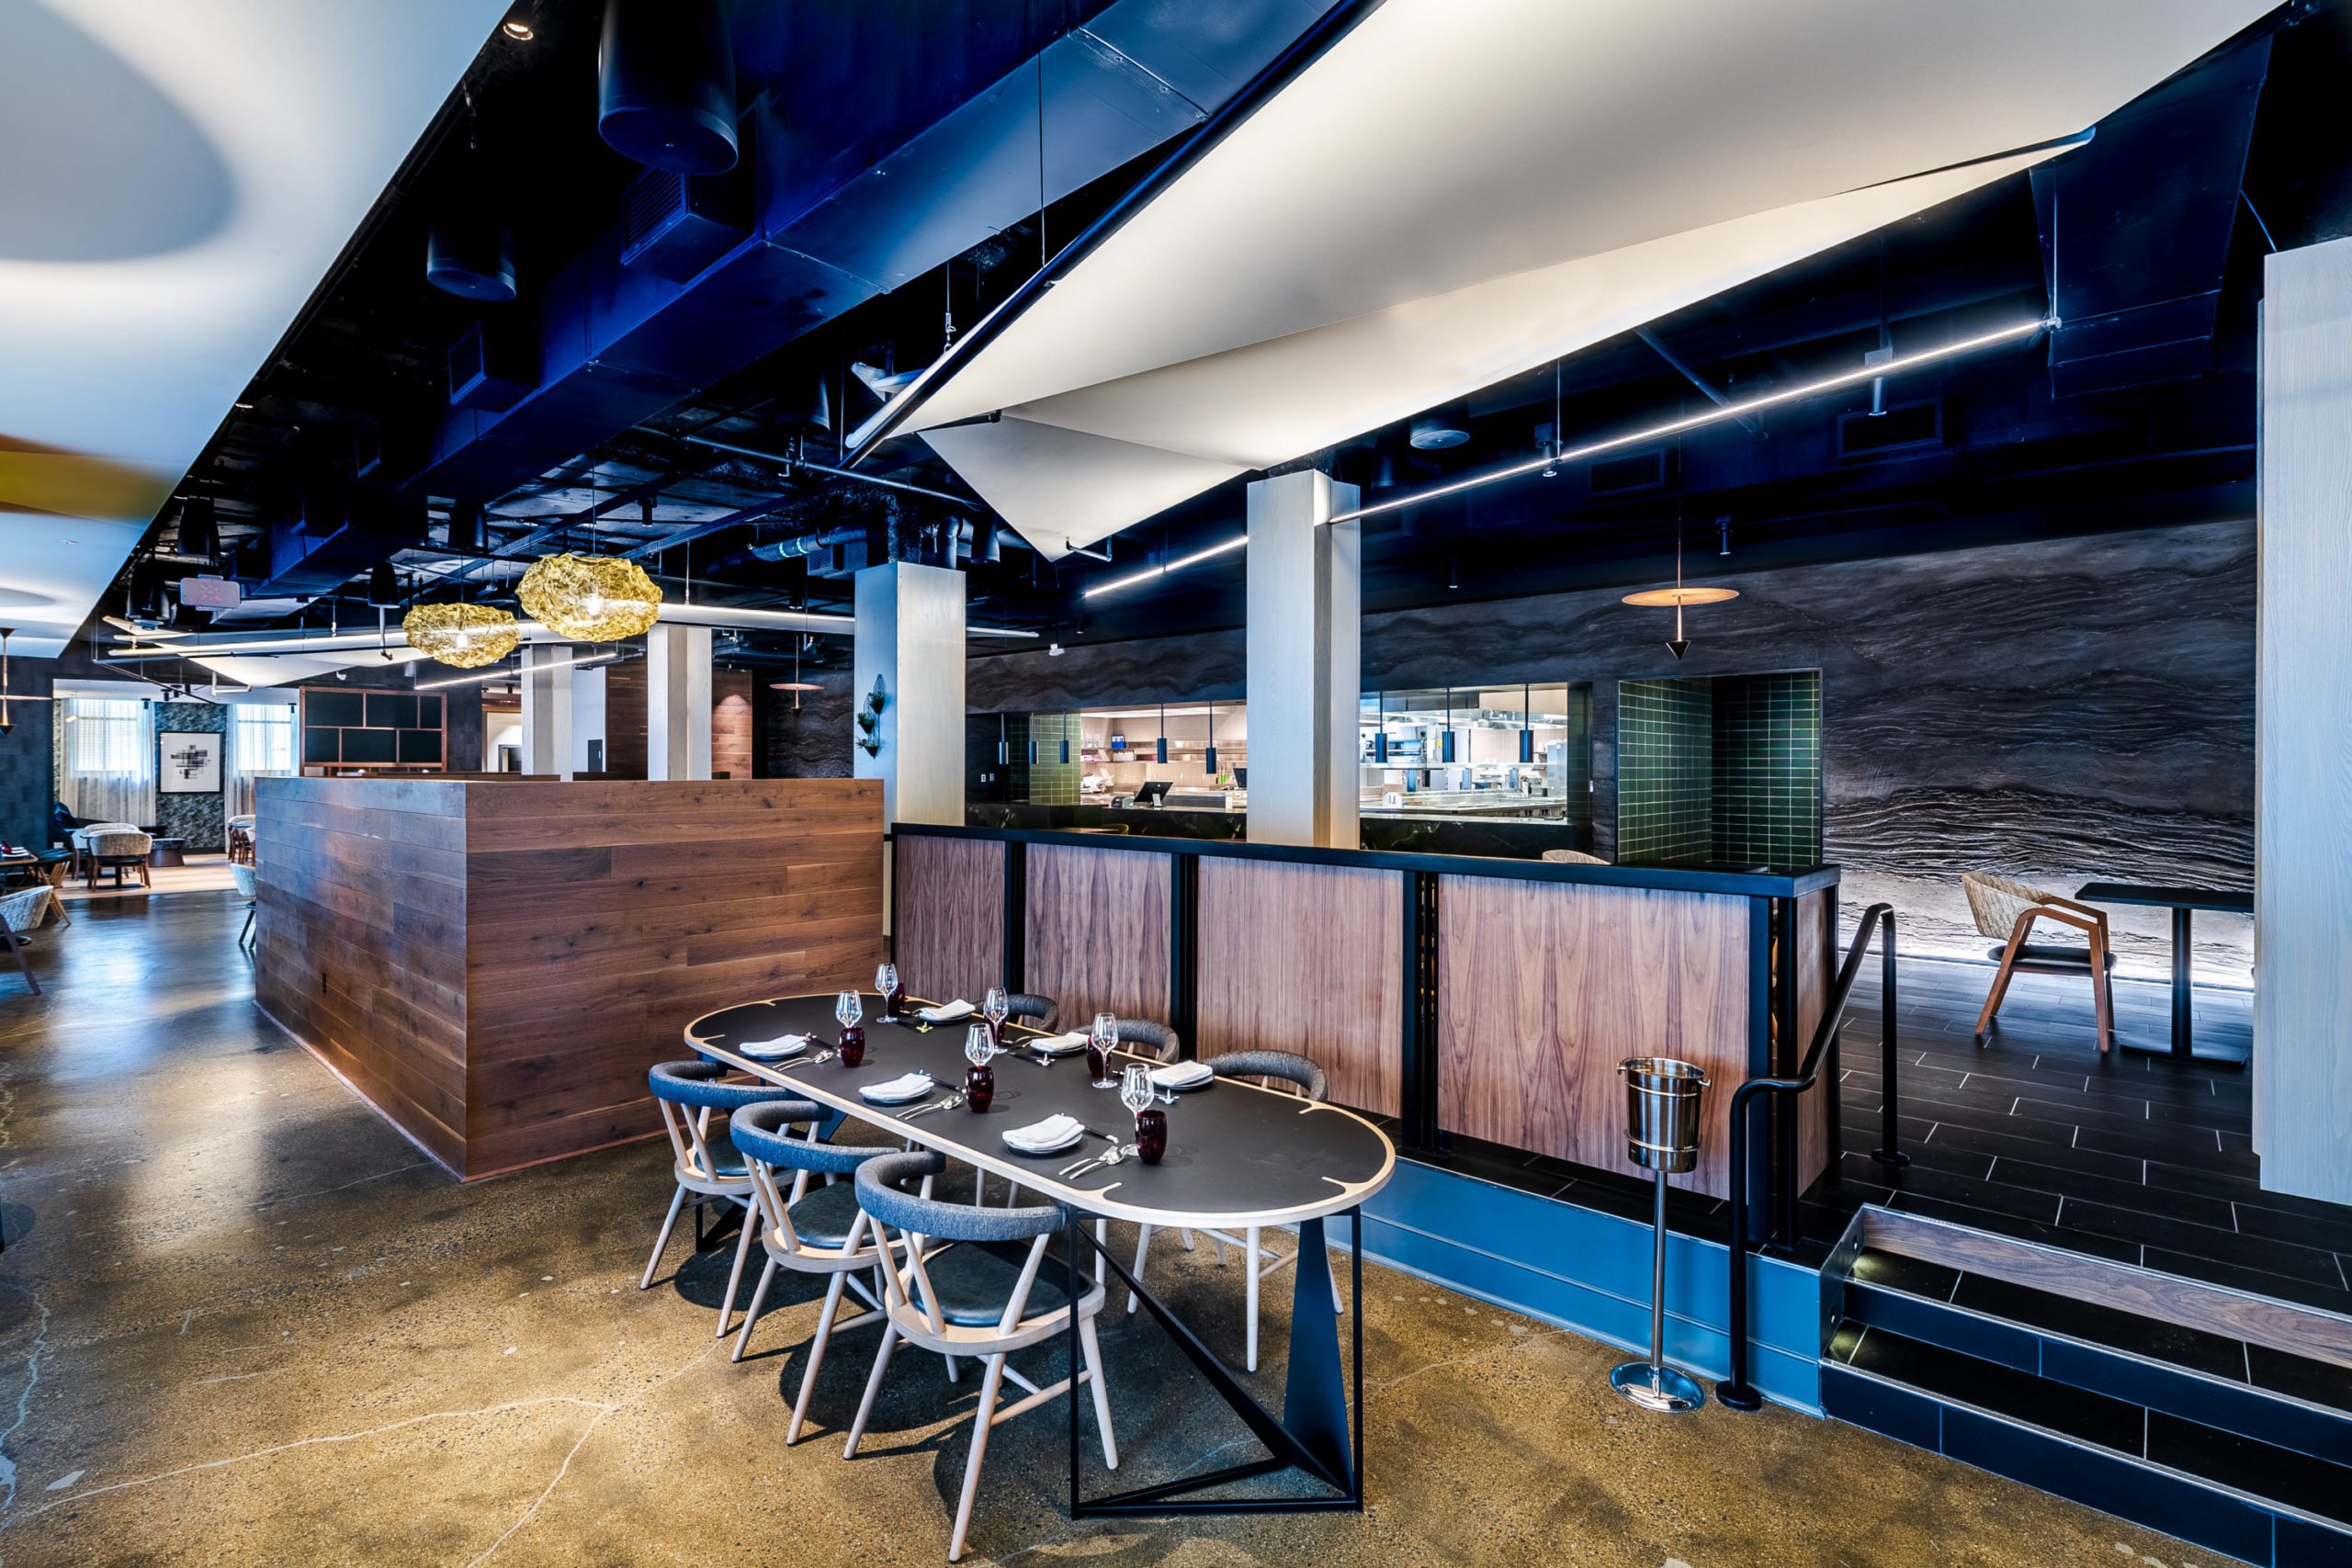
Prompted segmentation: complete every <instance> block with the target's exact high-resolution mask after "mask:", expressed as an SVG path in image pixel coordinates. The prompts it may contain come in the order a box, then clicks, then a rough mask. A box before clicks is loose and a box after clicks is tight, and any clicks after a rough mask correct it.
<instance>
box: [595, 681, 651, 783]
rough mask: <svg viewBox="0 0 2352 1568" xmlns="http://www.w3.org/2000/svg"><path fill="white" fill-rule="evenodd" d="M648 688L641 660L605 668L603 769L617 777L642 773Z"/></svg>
mask: <svg viewBox="0 0 2352 1568" xmlns="http://www.w3.org/2000/svg"><path fill="white" fill-rule="evenodd" d="M648 700H649V690H648V688H647V686H646V682H645V665H644V664H643V662H642V661H635V662H631V663H628V664H613V665H608V666H606V667H605V772H606V773H610V774H611V775H612V776H613V777H615V778H616V779H641V778H643V777H644V776H645V758H646V739H645V724H646V717H645V716H646V712H647V704H648Z"/></svg>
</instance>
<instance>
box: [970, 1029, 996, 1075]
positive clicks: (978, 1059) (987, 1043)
mask: <svg viewBox="0 0 2352 1568" xmlns="http://www.w3.org/2000/svg"><path fill="white" fill-rule="evenodd" d="M996 1053H997V1043H996V1035H995V1034H994V1033H993V1032H990V1030H989V1026H988V1025H987V1024H985V1023H976V1024H974V1025H972V1026H971V1027H970V1028H969V1029H967V1030H966V1031H964V1059H965V1060H966V1061H967V1062H969V1063H971V1064H972V1066H976V1067H985V1066H988V1065H989V1062H990V1061H992V1060H994V1059H995V1056H996Z"/></svg>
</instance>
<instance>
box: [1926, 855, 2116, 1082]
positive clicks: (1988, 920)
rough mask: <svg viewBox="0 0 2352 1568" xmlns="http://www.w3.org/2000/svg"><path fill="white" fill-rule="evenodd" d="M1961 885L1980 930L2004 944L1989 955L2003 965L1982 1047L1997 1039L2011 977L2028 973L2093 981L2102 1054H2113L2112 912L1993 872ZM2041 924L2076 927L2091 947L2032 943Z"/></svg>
mask: <svg viewBox="0 0 2352 1568" xmlns="http://www.w3.org/2000/svg"><path fill="white" fill-rule="evenodd" d="M1960 885H1961V887H1962V890H1963V891H1965V892H1966V893H1967V895H1968V912H1969V913H1970V914H1972V915H1973V916H1974V917H1975V918H1976V929H1977V930H1978V931H1981V932H1983V933H1984V934H1985V935H1986V936H1989V937H1992V938H1994V939H1996V941H1998V942H2001V943H2002V945H2001V946H1999V947H1996V948H1994V949H1993V950H1992V951H1991V952H1990V953H1989V954H1988V955H1987V956H1989V957H1992V958H1996V959H1998V960H1999V961H2000V964H2001V968H2000V972H1999V973H1998V974H1996V975H1995V976H1993V991H1992V994H1991V995H1990V996H1988V997H1986V998H1985V1010H1984V1011H1983V1012H1981V1013H1979V1014H1978V1015H1977V1017H1976V1043H1977V1044H1979V1045H1982V1044H1984V1043H1985V1039H1986V1037H1987V1036H1989V1035H1990V1034H1991V1033H1992V1031H1993V1021H1994V1018H1995V1015H1996V1014H1997V1013H1999V1011H2000V1010H2001V998H2003V997H2005V996H2007V994H2008V989H2009V977H2010V976H2013V975H2016V974H2018V973H2019V972H2020V971H2022V972H2024V973H2026V974H2030V975H2082V976H2088V977H2089V979H2090V983H2091V1003H2092V1007H2093V1010H2094V1012H2095V1014H2096V1016H2097V1018H2098V1048H2099V1049H2100V1050H2101V1051H2106V1050H2108V1049H2109V1047H2110V1046H2111V1045H2112V1044H2113V1043H2114V1041H2115V998H2114V996H2113V993H2112V991H2111V989H2110V986H2109V976H2110V974H2111V972H2112V971H2113V970H2114V968H2115V944H2114V942H2113V940H2112V939H2111V938H2110V937H2109V935H2108V930H2107V913H2106V911H2105V910H2103V909H2095V908H2091V906H2089V905H2088V904H2078V903H2076V902H2075V900H2074V899H2072V898H2062V897H2059V896H2058V895H2057V894H2055V893H2049V892H2044V891H2043V890H2042V889H2041V888H2039V887H2036V886H2032V885H2031V884H2030V883H2025V882H2017V881H2013V880H2011V879H2010V878H2008V877H2006V876H1996V875H1995V874H1992V873H1991V872H1987V871H1971V872H1966V873H1963V874H1962V876H1961V879H1960ZM2037 920H2052V921H2055V922H2056V923H2057V924H2059V925H2062V926H2071V927H2073V928H2074V929H2075V930H2076V931H2081V932H2082V933H2083V934H2084V936H2085V937H2086V938H2087V939H2088V941H2087V942H2086V945H2085V946H2083V947H2075V946H2073V945H2071V944H2060V943H2055V942H2028V941H2027V940H2026V938H2027V937H2028V936H2030V934H2031V933H2032V931H2033V927H2034V922H2035V921H2037Z"/></svg>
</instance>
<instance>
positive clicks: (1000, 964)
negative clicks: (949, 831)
mask: <svg viewBox="0 0 2352 1568" xmlns="http://www.w3.org/2000/svg"><path fill="white" fill-rule="evenodd" d="M1005 851H1006V846H1005V845H1003V844H1001V843H998V842H996V841H994V840H987V839H930V838H924V837H922V836H921V835H914V836H910V837H907V838H901V839H899V840H895V841H894V842H893V843H892V845H891V852H892V853H894V854H896V855H897V856H898V861H899V864H898V871H897V873H896V874H897V877H898V888H899V892H898V897H899V903H898V906H897V922H896V923H897V928H898V929H897V930H896V931H895V932H893V933H892V955H893V957H894V958H895V960H896V962H897V963H898V965H899V978H901V979H902V980H904V981H905V982H906V986H907V989H908V990H910V991H911V992H913V993H914V994H915V995H916V996H919V997H932V998H937V999H940V1000H943V1001H944V1000H946V999H948V998H953V997H963V998H967V999H968V1000H971V1001H975V1002H977V1001H978V1000H979V999H980V994H981V993H982V992H983V991H985V990H987V989H988V988H989V987H990V986H996V985H1001V984H1003V982H1004V858H1005Z"/></svg>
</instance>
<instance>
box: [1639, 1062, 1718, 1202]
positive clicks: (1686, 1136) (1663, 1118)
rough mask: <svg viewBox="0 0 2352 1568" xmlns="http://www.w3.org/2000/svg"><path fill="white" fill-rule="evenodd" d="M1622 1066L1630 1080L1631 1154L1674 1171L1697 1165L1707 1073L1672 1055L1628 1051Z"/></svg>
mask: <svg viewBox="0 0 2352 1568" xmlns="http://www.w3.org/2000/svg"><path fill="white" fill-rule="evenodd" d="M1617 1071H1618V1073H1619V1074H1620V1076H1622V1077H1623V1078H1624V1080H1625V1157H1626V1158H1627V1159H1630V1160H1632V1161H1633V1162H1634V1164H1635V1165H1638V1166H1640V1167H1642V1168H1644V1169H1645V1170H1657V1171H1665V1172H1668V1173H1669V1174H1673V1175H1679V1174H1680V1173H1682V1172H1684V1171H1687V1170H1690V1169H1692V1168H1695V1167H1696V1166H1697V1165H1698V1163H1699V1098H1700V1091H1701V1090H1702V1089H1705V1088H1706V1087H1707V1075H1706V1073H1705V1072H1704V1071H1702V1069H1700V1068H1699V1067H1697V1066H1692V1065H1691V1063H1689V1062H1678V1061H1676V1060H1675V1059H1674V1058H1673V1057H1671V1056H1628V1057H1627V1058H1626V1059H1625V1060H1623V1061H1622V1062H1620V1063H1618V1064H1617Z"/></svg>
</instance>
